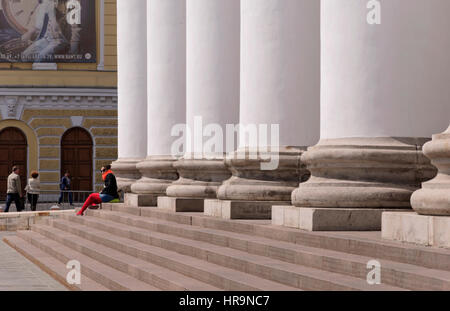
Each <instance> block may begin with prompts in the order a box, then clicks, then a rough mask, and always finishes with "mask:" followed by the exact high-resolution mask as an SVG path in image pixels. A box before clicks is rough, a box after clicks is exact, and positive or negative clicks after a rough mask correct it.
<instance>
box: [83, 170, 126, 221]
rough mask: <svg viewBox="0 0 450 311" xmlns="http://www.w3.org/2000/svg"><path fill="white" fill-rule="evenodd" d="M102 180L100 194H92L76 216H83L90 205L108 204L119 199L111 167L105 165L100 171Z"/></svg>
mask: <svg viewBox="0 0 450 311" xmlns="http://www.w3.org/2000/svg"><path fill="white" fill-rule="evenodd" d="M101 173H102V179H103V181H104V183H105V185H104V187H103V190H102V192H100V193H92V194H91V195H90V196H89V197H88V198H87V200H86V202H84V205H83V207H82V208H81V210H80V211H79V212H78V213H77V215H78V216H83V214H84V211H85V210H86V209H87V208H88V207H89V206H92V205H96V204H100V203H108V202H111V201H113V200H115V199H119V193H118V191H117V181H116V176H114V173H113V171H112V170H111V165H106V166H104V167H102V169H101Z"/></svg>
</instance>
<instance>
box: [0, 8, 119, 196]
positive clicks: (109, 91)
mask: <svg viewBox="0 0 450 311" xmlns="http://www.w3.org/2000/svg"><path fill="white" fill-rule="evenodd" d="M93 1H96V2H97V6H96V10H97V12H96V13H97V64H57V70H33V64H26V63H23V64H20V63H11V64H0V130H2V129H4V128H6V127H9V126H13V127H17V128H19V129H21V130H22V132H24V134H25V135H26V136H27V140H28V171H27V172H26V173H27V175H29V173H30V172H31V171H32V170H38V171H39V172H40V179H41V184H42V189H43V190H58V189H59V179H60V170H61V163H60V158H61V138H62V136H63V134H64V133H65V132H66V131H67V130H68V129H70V128H72V127H76V126H78V127H82V128H84V129H86V130H87V131H88V132H89V133H90V134H91V136H92V140H93V143H94V147H93V185H95V188H97V189H98V188H100V187H101V186H102V181H101V177H100V176H99V174H98V171H99V170H100V167H101V166H102V165H105V164H108V163H111V162H112V161H114V160H115V159H116V158H117V30H116V0H93ZM102 1H103V3H102ZM102 22H103V23H102ZM102 25H103V26H102ZM102 34H104V35H103V37H102ZM102 43H103V45H102ZM102 54H103V55H102ZM4 190H5V191H6V189H4ZM0 191H3V189H0Z"/></svg>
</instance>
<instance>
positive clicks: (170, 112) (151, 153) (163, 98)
mask: <svg viewBox="0 0 450 311" xmlns="http://www.w3.org/2000/svg"><path fill="white" fill-rule="evenodd" d="M147 38H148V40H147V52H148V54H147V55H148V76H147V81H148V87H147V92H148V106H147V119H148V123H147V131H148V132H147V133H148V134H147V135H148V142H147V158H146V160H145V161H143V162H140V163H139V164H138V165H137V167H138V169H139V170H140V172H141V173H142V178H141V179H140V180H139V181H138V182H137V183H134V184H133V185H132V186H131V190H132V192H133V193H134V194H135V195H129V196H128V200H127V198H126V201H127V202H126V203H128V204H130V205H144V206H155V205H156V203H157V197H158V196H160V195H165V192H166V189H167V187H168V186H169V185H170V184H171V183H172V182H173V181H174V180H176V179H177V178H178V174H177V172H176V170H175V168H174V167H173V163H174V162H175V160H176V159H175V157H174V156H173V155H172V144H173V143H174V141H175V140H176V139H177V138H176V137H172V136H171V133H172V128H173V127H174V126H175V125H177V124H184V123H185V114H186V108H185V107H186V2H185V1H184V0H147Z"/></svg>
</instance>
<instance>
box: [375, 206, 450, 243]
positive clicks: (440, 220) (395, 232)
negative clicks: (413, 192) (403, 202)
mask: <svg viewBox="0 0 450 311" xmlns="http://www.w3.org/2000/svg"><path fill="white" fill-rule="evenodd" d="M381 235H382V237H383V239H387V240H394V241H400V242H406V243H412V244H418V245H425V246H436V247H443V248H450V216H445V217H440V216H425V215H419V214H417V213H414V212H410V213H396V212H389V213H383V225H382V231H381Z"/></svg>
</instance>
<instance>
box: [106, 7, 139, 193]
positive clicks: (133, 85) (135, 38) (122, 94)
mask: <svg viewBox="0 0 450 311" xmlns="http://www.w3.org/2000/svg"><path fill="white" fill-rule="evenodd" d="M146 19H147V15H146V1H142V0H118V1H117V53H118V54H117V58H118V96H119V101H118V114H119V118H118V119H119V124H118V129H119V133H118V136H119V141H118V149H119V150H118V151H119V155H118V156H119V158H118V160H117V161H115V162H114V163H113V170H114V172H115V174H116V176H117V182H118V186H119V188H121V189H122V190H123V191H125V192H129V191H130V186H131V184H132V183H133V182H135V181H136V180H137V179H139V178H140V176H141V174H140V172H139V171H138V169H137V168H136V164H137V163H138V162H139V161H142V159H144V158H145V156H146V154H147V152H146V151H147V150H146V149H147V117H146V115H147V65H146V64H147V46H146V44H147V40H146V38H147V35H146V34H147V28H146Z"/></svg>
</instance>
